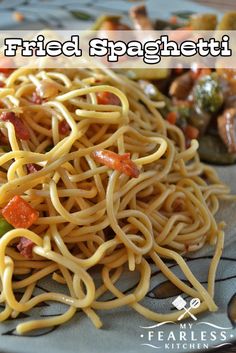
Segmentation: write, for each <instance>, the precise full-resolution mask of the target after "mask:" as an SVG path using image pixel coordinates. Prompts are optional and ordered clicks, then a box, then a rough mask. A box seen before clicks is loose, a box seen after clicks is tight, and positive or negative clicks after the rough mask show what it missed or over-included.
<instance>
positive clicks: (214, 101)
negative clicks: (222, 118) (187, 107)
mask: <svg viewBox="0 0 236 353" xmlns="http://www.w3.org/2000/svg"><path fill="white" fill-rule="evenodd" d="M193 97H194V100H195V102H196V104H197V105H198V107H199V108H200V109H201V110H203V111H205V112H209V113H216V112H217V111H218V110H219V109H220V107H221V106H222V104H223V100H224V97H223V93H222V90H221V88H220V84H219V80H218V75H217V74H216V73H212V74H211V75H207V76H203V77H202V78H200V79H199V81H198V82H197V83H196V85H195V87H194V89H193Z"/></svg>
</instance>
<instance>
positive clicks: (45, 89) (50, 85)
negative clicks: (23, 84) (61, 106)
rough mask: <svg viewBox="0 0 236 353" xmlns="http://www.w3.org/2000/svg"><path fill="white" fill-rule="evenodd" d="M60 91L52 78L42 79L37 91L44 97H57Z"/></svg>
mask: <svg viewBox="0 0 236 353" xmlns="http://www.w3.org/2000/svg"><path fill="white" fill-rule="evenodd" d="M58 92H59V89H58V87H57V85H56V84H55V83H54V82H52V81H50V80H42V81H41V82H40V85H39V87H37V88H36V93H37V94H38V95H39V96H40V97H42V98H51V97H55V96H56V95H57V94H58Z"/></svg>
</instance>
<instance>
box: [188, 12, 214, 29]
mask: <svg viewBox="0 0 236 353" xmlns="http://www.w3.org/2000/svg"><path fill="white" fill-rule="evenodd" d="M189 24H190V26H191V27H192V29H193V30H194V31H196V30H200V31H202V30H206V31H211V30H213V29H215V28H216V25H217V17H216V15H214V14H211V13H205V14H196V15H193V16H191V17H190V19H189Z"/></svg>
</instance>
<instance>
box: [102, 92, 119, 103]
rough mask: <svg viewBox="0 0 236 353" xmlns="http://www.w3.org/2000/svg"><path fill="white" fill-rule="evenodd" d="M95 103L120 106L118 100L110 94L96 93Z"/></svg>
mask: <svg viewBox="0 0 236 353" xmlns="http://www.w3.org/2000/svg"><path fill="white" fill-rule="evenodd" d="M97 101H98V104H104V105H108V104H111V105H121V102H120V99H119V98H118V97H117V96H116V95H115V94H113V93H111V92H98V93H97Z"/></svg>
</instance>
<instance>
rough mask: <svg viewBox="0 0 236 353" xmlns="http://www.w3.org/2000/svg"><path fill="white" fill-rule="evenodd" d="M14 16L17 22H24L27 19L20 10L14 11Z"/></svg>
mask: <svg viewBox="0 0 236 353" xmlns="http://www.w3.org/2000/svg"><path fill="white" fill-rule="evenodd" d="M12 17H13V19H14V20H15V21H16V22H23V21H24V19H25V17H24V15H23V14H22V13H21V12H18V11H15V12H13V14H12Z"/></svg>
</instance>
